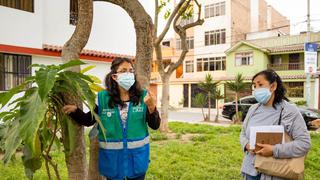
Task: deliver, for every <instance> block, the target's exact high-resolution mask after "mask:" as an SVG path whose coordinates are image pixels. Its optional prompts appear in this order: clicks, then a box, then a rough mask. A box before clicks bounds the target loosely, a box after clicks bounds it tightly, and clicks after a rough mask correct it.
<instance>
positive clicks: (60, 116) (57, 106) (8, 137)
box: [0, 60, 102, 179]
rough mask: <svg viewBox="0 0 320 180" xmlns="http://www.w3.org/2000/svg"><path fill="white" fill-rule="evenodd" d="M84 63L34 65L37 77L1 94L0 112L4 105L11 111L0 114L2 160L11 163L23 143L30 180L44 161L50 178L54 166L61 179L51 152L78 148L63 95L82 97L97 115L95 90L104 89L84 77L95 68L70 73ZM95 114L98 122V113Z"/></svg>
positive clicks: (96, 79) (67, 151)
mask: <svg viewBox="0 0 320 180" xmlns="http://www.w3.org/2000/svg"><path fill="white" fill-rule="evenodd" d="M83 64H85V63H84V62H82V61H80V60H72V61H69V62H68V63H65V64H61V65H48V66H45V65H39V64H33V65H32V67H34V68H36V69H37V70H36V71H35V75H34V76H31V77H28V78H27V80H26V81H25V82H24V83H22V84H21V85H19V86H17V87H15V88H12V89H11V90H9V91H7V92H3V93H0V109H3V107H5V106H6V109H9V110H8V111H3V112H1V113H0V122H2V124H1V126H2V128H1V134H2V135H3V137H2V138H1V140H0V141H1V142H0V144H3V146H4V147H3V149H4V151H5V154H4V158H3V160H4V162H5V163H8V161H9V160H10V159H12V157H14V154H15V152H16V150H17V148H18V147H21V144H22V152H23V156H22V160H23V164H24V167H25V172H26V175H27V177H28V178H29V179H32V177H33V174H34V172H35V171H36V170H37V169H39V168H40V167H41V166H42V163H43V161H44V162H45V165H46V169H47V173H48V176H49V177H50V170H49V169H50V168H49V167H50V166H51V167H52V168H53V169H54V171H55V175H56V178H57V179H60V177H59V172H58V170H57V164H56V163H54V161H53V159H52V158H51V156H50V152H51V151H52V148H53V147H54V148H55V149H57V150H60V149H61V148H60V147H61V145H63V150H64V152H65V153H67V154H69V153H71V152H72V151H73V149H74V148H75V142H74V139H75V129H74V125H72V121H71V120H68V116H67V115H65V114H64V113H63V112H62V111H61V109H62V107H63V106H64V101H63V94H65V93H67V94H68V95H70V96H75V97H77V98H79V99H80V100H81V101H82V102H83V103H84V104H85V105H86V106H87V107H88V108H89V109H90V110H91V111H92V112H94V108H95V98H96V95H95V92H94V91H100V90H101V89H102V88H101V87H100V86H99V85H98V84H99V83H101V82H100V80H99V79H98V78H96V77H94V76H89V75H85V74H84V73H85V72H86V71H88V70H90V69H92V68H93V67H92V66H88V67H86V68H85V69H83V70H82V72H80V73H76V72H72V71H68V70H67V69H68V68H70V67H72V66H78V65H83ZM93 115H94V116H96V119H99V118H98V116H97V114H95V113H93ZM98 122H100V121H99V120H98ZM50 179H51V177H50Z"/></svg>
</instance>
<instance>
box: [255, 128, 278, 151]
mask: <svg viewBox="0 0 320 180" xmlns="http://www.w3.org/2000/svg"><path fill="white" fill-rule="evenodd" d="M282 140H283V133H282V132H257V134H256V144H258V143H260V144H270V145H276V144H281V143H282ZM260 149H262V148H261V147H259V146H257V145H256V146H255V151H259V150H260Z"/></svg>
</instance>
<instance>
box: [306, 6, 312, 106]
mask: <svg viewBox="0 0 320 180" xmlns="http://www.w3.org/2000/svg"><path fill="white" fill-rule="evenodd" d="M307 9H308V10H307V39H306V43H309V42H310V41H311V32H310V0H307ZM305 68H306V67H305ZM310 79H311V74H310V72H307V84H306V90H307V93H306V96H307V97H306V101H307V107H308V108H310V96H311V82H310Z"/></svg>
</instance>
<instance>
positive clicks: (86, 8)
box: [61, 0, 93, 180]
mask: <svg viewBox="0 0 320 180" xmlns="http://www.w3.org/2000/svg"><path fill="white" fill-rule="evenodd" d="M92 21H93V1H92V0H78V20H77V24H76V28H75V30H74V32H73V34H72V36H71V38H70V39H69V40H68V41H67V42H66V43H65V44H64V46H63V49H62V55H61V56H62V61H63V62H64V63H65V62H68V61H70V60H73V59H79V57H80V53H81V51H82V49H83V48H84V47H85V45H86V44H87V42H88V39H89V36H90V33H91V27H92ZM69 70H70V71H74V72H80V66H75V67H72V68H70V69H69ZM63 99H64V102H65V103H66V104H76V105H77V106H78V107H79V108H82V103H81V101H79V99H77V98H76V97H75V96H70V95H69V94H64V95H63ZM68 126H70V127H68V130H69V131H73V132H72V133H75V138H76V140H75V142H76V146H75V147H76V148H75V149H74V150H73V152H71V153H66V155H65V159H66V163H67V168H68V178H69V179H77V180H78V179H86V177H87V161H86V146H85V141H84V136H83V135H84V128H83V126H81V125H78V124H77V123H76V122H74V121H73V123H70V124H68ZM67 135H68V134H64V135H63V136H67ZM63 139H64V140H67V139H68V138H63Z"/></svg>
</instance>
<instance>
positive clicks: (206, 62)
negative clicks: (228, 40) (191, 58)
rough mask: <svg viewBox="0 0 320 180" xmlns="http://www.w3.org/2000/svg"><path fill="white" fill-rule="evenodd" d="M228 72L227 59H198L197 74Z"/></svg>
mask: <svg viewBox="0 0 320 180" xmlns="http://www.w3.org/2000/svg"><path fill="white" fill-rule="evenodd" d="M224 70H226V57H210V58H198V59H197V72H201V71H224Z"/></svg>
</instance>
